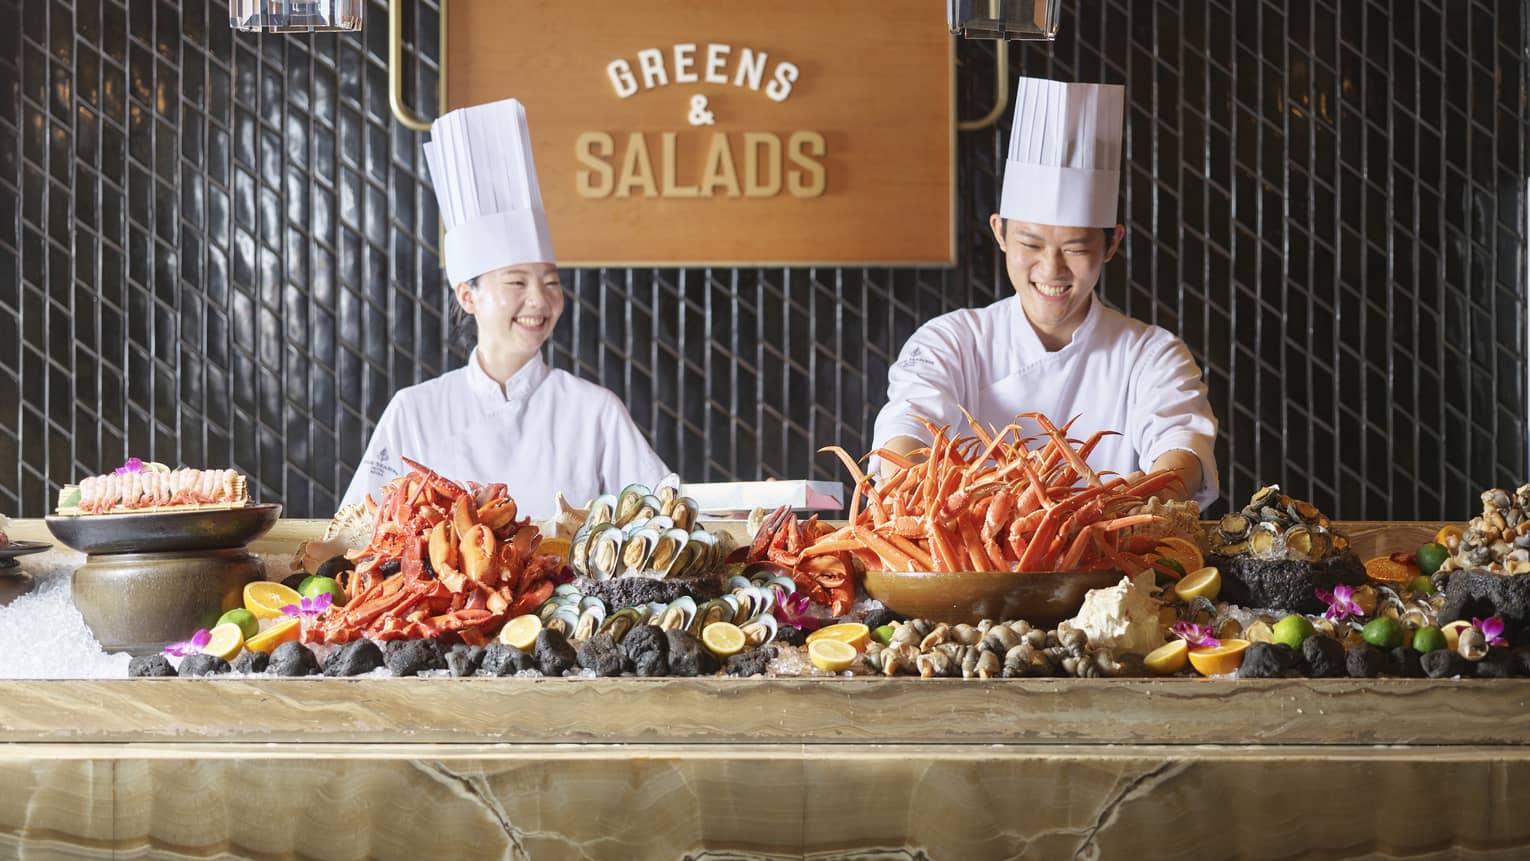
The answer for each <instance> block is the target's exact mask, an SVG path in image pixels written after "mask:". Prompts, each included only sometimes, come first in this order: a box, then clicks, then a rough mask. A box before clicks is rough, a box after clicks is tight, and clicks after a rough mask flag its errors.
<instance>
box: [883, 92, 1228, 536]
mask: <svg viewBox="0 0 1530 861" xmlns="http://www.w3.org/2000/svg"><path fill="white" fill-rule="evenodd" d="M1123 97H1124V90H1123V88H1122V87H1120V86H1115V85H1109V84H1070V83H1063V82H1059V81H1046V80H1038V79H1033V78H1021V79H1020V82H1019V85H1018V87H1017V92H1016V95H1015V122H1014V128H1013V129H1012V131H1011V133H1010V142H1009V143H1010V145H1009V159H1008V163H1007V164H1006V165H1005V171H1004V190H1003V195H1002V197H1001V198H1000V203H999V212H998V213H996V214H994V215H992V216H990V217H989V226H990V227H991V228H992V230H993V235H994V239H995V240H996V241H997V242H998V243H999V247H1000V248H1002V249H1003V250H1004V258H1005V268H1006V269H1007V270H1008V272H1009V280H1010V282H1011V283H1012V284H1013V285H1014V288H1015V295H1013V296H1008V297H1005V298H1004V299H1001V300H1000V301H998V302H995V303H994V304H992V305H989V306H987V307H985V308H969V309H963V310H960V311H954V312H952V313H950V314H945V315H943V316H941V317H937V318H935V319H934V320H931V321H930V322H928V323H926V324H925V325H924V326H922V327H920V328H919V330H918V331H916V332H915V333H914V334H913V336H912V337H911V338H909V340H908V343H907V344H905V345H904V347H903V352H902V353H901V354H900V355H899V357H898V361H897V363H896V364H895V365H893V367H892V368H891V370H890V371H889V373H888V381H887V400H888V403H887V406H885V407H883V408H882V412H881V413H880V414H879V415H878V416H877V421H876V428H875V431H874V445H875V446H876V447H884V446H885V447H886V448H888V449H889V450H891V451H896V452H899V453H908V452H911V451H913V450H915V449H918V448H922V447H924V446H927V445H928V444H929V434H928V433H927V432H926V430H925V428H924V425H923V424H921V423H920V422H919V421H918V420H917V419H916V418H914V417H913V416H915V415H919V416H924V417H927V418H929V419H931V420H933V421H935V422H937V423H940V424H945V423H949V424H951V425H952V429H953V431H956V432H970V431H969V430H968V426H967V423H966V419H965V418H964V417H963V415H962V409H963V408H965V409H966V410H967V411H968V412H970V413H971V414H972V415H973V417H974V418H976V419H977V420H979V421H981V422H983V423H984V424H985V425H993V426H996V427H1001V428H1002V427H1004V426H1005V425H1008V424H1009V423H1010V422H1012V421H1015V416H1016V415H1018V414H1020V413H1029V412H1039V413H1042V414H1044V415H1046V416H1048V417H1050V418H1052V419H1053V420H1055V421H1057V422H1058V423H1061V422H1063V421H1066V420H1068V419H1070V418H1072V417H1074V416H1078V421H1077V422H1076V423H1075V424H1074V425H1073V427H1072V429H1071V431H1070V436H1072V437H1075V438H1078V439H1083V438H1087V437H1088V436H1089V435H1090V434H1092V433H1094V432H1095V431H1099V430H1106V431H1119V432H1120V436H1109V437H1106V438H1105V439H1104V440H1102V441H1101V442H1100V444H1099V445H1098V446H1097V447H1096V448H1095V450H1094V453H1093V454H1092V455H1090V457H1089V463H1090V465H1091V466H1092V467H1094V468H1095V469H1096V470H1109V471H1113V472H1116V473H1119V474H1121V475H1128V474H1131V473H1133V472H1137V471H1141V470H1156V469H1172V470H1174V471H1176V472H1177V473H1179V475H1180V477H1181V478H1182V479H1183V480H1184V485H1185V490H1184V496H1185V497H1186V498H1193V499H1195V500H1196V501H1197V502H1199V503H1200V504H1201V506H1202V507H1203V508H1204V507H1206V506H1208V505H1210V504H1211V502H1212V501H1213V500H1215V499H1216V498H1217V495H1218V493H1219V490H1218V483H1217V466H1216V461H1215V459H1214V455H1213V452H1212V445H1213V443H1214V442H1215V440H1216V433H1217V423H1216V418H1215V417H1214V416H1213V415H1212V413H1211V405H1210V403H1209V402H1208V401H1207V399H1206V386H1205V384H1204V383H1203V382H1202V381H1201V370H1200V368H1199V367H1197V366H1196V364H1195V359H1194V358H1192V357H1191V355H1190V351H1189V349H1187V348H1186V347H1185V344H1184V342H1183V341H1181V340H1180V339H1179V338H1176V337H1175V336H1174V335H1172V334H1170V333H1169V332H1167V331H1165V330H1164V329H1161V328H1158V327H1157V326H1151V325H1149V324H1147V323H1143V322H1140V321H1138V320H1134V319H1132V318H1130V317H1127V316H1126V315H1124V314H1121V313H1120V312H1118V311H1115V310H1112V309H1110V308H1107V307H1105V306H1104V304H1102V303H1101V302H1100V300H1099V298H1098V297H1096V296H1095V285H1097V284H1098V283H1099V281H1100V272H1101V270H1102V269H1103V268H1104V266H1105V263H1106V262H1107V261H1109V260H1110V259H1111V258H1112V257H1114V256H1115V254H1116V251H1117V249H1119V248H1120V245H1121V239H1122V237H1123V236H1125V235H1126V228H1125V227H1124V226H1123V225H1121V224H1118V223H1117V222H1116V197H1117V194H1118V192H1119V190H1120V185H1121V172H1120V164H1121V128H1122V101H1123ZM1168 286H1173V285H1168ZM1020 425H1021V428H1022V434H1023V435H1024V436H1034V435H1039V434H1040V432H1041V431H1040V428H1039V427H1038V426H1037V425H1036V424H1035V423H1034V421H1033V420H1030V419H1026V420H1024V421H1022V422H1020ZM885 466H886V465H885V464H884V468H885Z"/></svg>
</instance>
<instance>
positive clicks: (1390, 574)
mask: <svg viewBox="0 0 1530 861" xmlns="http://www.w3.org/2000/svg"><path fill="white" fill-rule="evenodd" d="M1418 574H1419V571H1418V565H1417V564H1416V563H1414V564H1407V563H1403V562H1399V561H1397V560H1396V559H1393V558H1392V557H1390V556H1376V557H1373V558H1370V559H1367V560H1365V576H1367V577H1369V578H1371V579H1372V580H1376V581H1379V582H1382V583H1411V582H1413V578H1414V577H1417V576H1418Z"/></svg>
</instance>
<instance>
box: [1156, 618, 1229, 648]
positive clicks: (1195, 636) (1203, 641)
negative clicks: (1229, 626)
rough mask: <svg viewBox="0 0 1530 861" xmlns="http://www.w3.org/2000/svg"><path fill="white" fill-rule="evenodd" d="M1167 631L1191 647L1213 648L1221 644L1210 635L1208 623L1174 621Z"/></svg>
mask: <svg viewBox="0 0 1530 861" xmlns="http://www.w3.org/2000/svg"><path fill="white" fill-rule="evenodd" d="M1169 633H1171V634H1173V635H1174V636H1176V637H1178V638H1180V639H1181V640H1184V641H1185V642H1186V643H1189V644H1190V648H1192V649H1214V648H1216V647H1217V646H1220V645H1222V641H1221V640H1218V639H1217V638H1216V637H1213V636H1211V626H1210V625H1197V624H1195V623H1194V622H1175V623H1174V627H1172V628H1170V629H1169Z"/></svg>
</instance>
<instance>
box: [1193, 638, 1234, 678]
mask: <svg viewBox="0 0 1530 861" xmlns="http://www.w3.org/2000/svg"><path fill="white" fill-rule="evenodd" d="M1247 650H1248V640H1223V641H1222V645H1220V646H1212V647H1211V648H1209V649H1191V650H1190V666H1192V667H1195V671H1196V672H1198V673H1200V674H1201V675H1203V676H1225V675H1227V674H1228V673H1236V672H1237V671H1238V668H1239V667H1241V666H1243V653H1244V652H1245V651H1247Z"/></svg>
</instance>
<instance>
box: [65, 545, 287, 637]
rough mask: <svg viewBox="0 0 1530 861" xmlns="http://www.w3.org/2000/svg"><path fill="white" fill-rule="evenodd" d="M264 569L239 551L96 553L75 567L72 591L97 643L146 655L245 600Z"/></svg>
mask: <svg viewBox="0 0 1530 861" xmlns="http://www.w3.org/2000/svg"><path fill="white" fill-rule="evenodd" d="M262 573H263V571H262V568H261V564H260V561H259V560H258V559H256V558H255V557H254V556H251V555H250V554H249V553H246V552H245V551H244V550H243V549H236V550H198V551H191V552H186V551H173V552H166V553H111V554H98V555H92V556H88V557H86V562H85V564H84V565H82V566H80V568H79V569H77V570H76V571H75V572H74V580H73V584H72V594H73V597H74V605H75V606H76V607H78V608H79V610H80V615H81V616H84V617H85V624H87V625H89V626H90V630H91V631H92V632H93V633H94V634H95V635H96V639H97V640H100V641H101V646H102V647H103V648H105V649H106V650H107V651H109V652H128V653H130V654H134V655H148V654H153V653H155V652H158V651H159V650H161V649H163V648H164V647H165V646H167V645H169V644H170V643H174V642H179V641H181V640H189V639H191V635H192V634H194V633H196V630H197V629H198V628H210V627H212V626H213V624H214V623H216V622H217V621H218V617H219V616H221V615H222V614H223V613H224V612H226V611H228V610H232V609H234V608H235V607H240V606H243V602H244V586H245V584H246V583H249V582H250V581H252V580H258V579H260V578H261V576H262Z"/></svg>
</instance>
